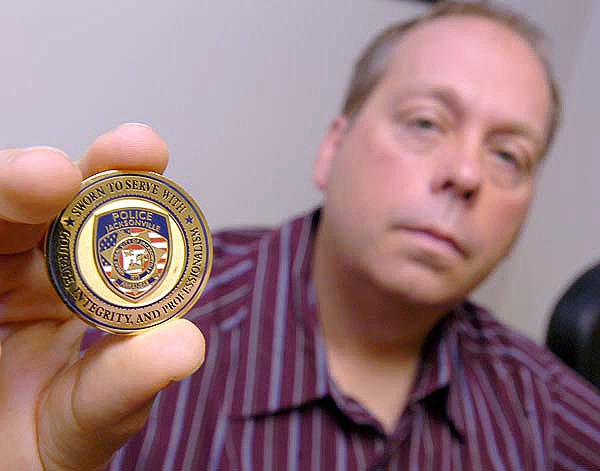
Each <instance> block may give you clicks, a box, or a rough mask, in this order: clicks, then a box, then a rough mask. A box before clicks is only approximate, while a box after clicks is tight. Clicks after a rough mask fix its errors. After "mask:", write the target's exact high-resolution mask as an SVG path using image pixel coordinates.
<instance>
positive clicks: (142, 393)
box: [0, 125, 204, 471]
mask: <svg viewBox="0 0 600 471" xmlns="http://www.w3.org/2000/svg"><path fill="white" fill-rule="evenodd" d="M167 160H168V152H167V148H166V145H165V144H164V142H163V141H162V139H161V138H160V137H159V136H158V135H157V134H155V133H154V132H153V131H152V130H151V129H149V128H148V127H146V126H140V125H124V126H121V127H119V128H117V129H116V130H114V131H112V132H109V133H107V134H105V135H103V136H101V137H100V138H98V139H97V140H96V141H95V142H94V143H93V144H92V146H91V147H90V149H89V150H88V152H87V153H86V155H85V157H84V158H83V159H82V160H81V161H80V162H78V164H77V165H73V164H71V163H70V162H69V161H68V159H66V158H65V157H64V156H63V155H62V154H61V153H60V152H59V151H57V150H54V149H49V148H32V149H24V150H5V151H0V345H1V349H0V423H1V424H2V427H0V456H2V465H3V466H5V467H6V469H11V470H12V469H15V470H16V469H45V470H48V471H49V470H64V469H69V470H74V469H75V470H77V469H81V470H86V471H88V470H95V469H103V467H104V465H105V464H106V463H107V461H108V460H109V459H110V457H111V455H112V454H113V453H114V451H116V450H117V449H118V448H119V447H120V446H121V445H122V444H123V443H124V442H125V441H126V440H127V438H128V437H129V436H130V435H132V434H133V433H135V432H136V431H137V430H138V429H139V428H140V427H141V426H142V425H143V423H144V421H145V420H146V417H147V414H148V412H149V409H150V405H151V402H152V399H153V398H154V396H155V395H156V393H157V392H158V391H159V390H160V389H162V388H164V387H166V386H167V385H168V384H169V383H170V382H171V381H173V380H176V379H181V378H183V377H185V376H187V375H189V374H191V373H192V372H193V371H195V370H196V369H197V368H199V366H200V365H201V363H202V361H203V357H204V340H203V337H202V335H201V333H200V332H199V331H198V330H197V329H196V328H195V327H194V326H193V325H192V324H191V323H189V322H187V321H185V320H174V321H172V322H169V323H167V324H165V325H164V326H162V327H161V328H159V329H155V330H151V331H148V332H146V333H143V334H142V335H138V336H135V337H131V336H130V337H123V336H106V337H104V338H102V339H101V340H100V341H99V342H97V344H95V345H93V346H92V347H91V348H90V349H89V350H88V351H87V352H86V354H85V355H84V356H83V358H81V359H80V358H79V345H80V340H81V337H82V335H83V332H84V330H85V328H86V326H85V324H84V323H83V322H81V321H80V320H79V319H77V318H75V317H74V316H73V315H72V313H71V311H70V310H69V309H68V308H67V306H66V305H65V304H64V302H63V300H62V299H61V298H60V297H59V296H57V294H56V291H55V290H54V288H53V287H52V285H51V283H50V281H49V279H48V276H47V274H46V267H45V261H44V256H43V250H42V239H43V237H44V233H45V232H46V229H47V227H48V223H49V221H51V220H52V219H54V218H55V217H56V215H57V214H58V213H59V211H60V210H61V209H62V208H64V207H65V206H67V205H68V204H69V202H70V201H71V200H72V199H73V198H74V197H75V196H76V194H77V193H78V191H79V189H80V183H81V180H82V177H83V178H88V177H91V176H93V175H96V174H98V173H100V172H104V171H108V170H120V171H124V172H126V173H127V172H129V174H133V173H132V172H137V171H146V172H156V173H160V172H162V171H163V170H164V168H165V166H166V163H167ZM157 178H158V177H157ZM146 206H150V208H148V207H146ZM105 209H107V211H108V212H110V211H111V208H105ZM112 209H114V208H112ZM137 209H138V210H140V211H142V210H147V212H148V211H150V212H152V215H151V218H153V217H154V216H155V215H159V216H160V215H164V214H166V212H165V210H164V208H162V207H161V206H160V205H157V206H152V205H147V204H146V203H144V202H142V203H141V205H140V206H139V207H138V208H137ZM102 215H104V213H101V214H100V217H101V216H102ZM123 216H124V217H125V216H126V215H125V214H123ZM142 216H144V215H142V214H140V213H137V219H136V220H138V221H139V220H142V219H143V217H142ZM95 217H96V215H94V218H95ZM145 217H146V220H148V218H149V216H148V214H146V215H145ZM89 221H92V219H90V220H89ZM89 221H88V224H89V226H86V227H87V229H88V230H90V231H92V232H91V234H94V232H93V231H94V230H95V228H96V227H97V226H95V225H94V224H96V222H97V221H96V220H95V219H94V221H93V222H89ZM150 223H151V221H150ZM98 224H100V223H99V222H98ZM173 224H174V225H169V229H173V231H172V232H175V229H177V227H179V226H178V224H179V223H178V222H173ZM113 226H114V224H113ZM101 227H103V228H104V230H105V232H106V225H105V226H101ZM113 228H114V227H113ZM154 229H156V227H154ZM109 232H110V231H109ZM152 232H154V233H155V234H159V235H161V232H160V231H152ZM106 234H107V232H106ZM106 234H101V236H100V237H99V238H96V239H94V238H93V237H92V238H91V239H90V240H91V242H90V244H91V245H90V246H89V250H90V251H91V252H90V254H92V253H94V252H93V250H94V245H93V244H100V242H102V241H100V240H99V239H102V237H103V236H104V235H106ZM96 235H97V234H96ZM169 235H170V234H169ZM181 237H183V236H181ZM115 238H116V239H119V240H118V242H117V243H116V244H115V245H114V246H113V248H114V247H116V246H117V245H118V244H121V245H122V247H120V250H119V251H118V253H117V256H116V257H117V259H119V256H121V258H120V260H121V261H123V260H124V259H125V257H127V256H129V259H128V260H126V261H125V262H123V263H124V265H123V267H124V266H125V265H127V269H124V272H123V273H125V274H126V275H127V274H129V275H131V273H133V271H132V270H133V269H130V268H131V266H132V264H135V263H138V265H141V266H142V267H143V266H144V264H145V263H146V265H145V266H146V268H147V267H148V266H150V265H149V261H148V260H145V261H144V260H142V259H144V257H143V253H142V257H141V258H140V257H137V255H139V254H136V253H135V250H141V251H142V252H144V253H146V255H147V257H150V258H151V257H152V256H155V260H154V262H155V263H154V265H153V271H152V273H149V274H146V275H147V276H148V278H147V279H146V281H148V280H149V279H150V278H151V277H152V276H154V275H157V274H159V273H158V269H157V265H158V262H159V260H160V258H161V257H162V255H163V254H160V255H157V254H158V253H159V252H160V251H155V249H156V247H153V246H152V243H151V242H148V241H149V240H150V239H151V237H150V235H149V234H145V235H142V237H139V239H140V240H138V241H137V242H140V243H139V244H138V245H139V246H141V249H140V248H139V247H134V246H132V244H129V245H128V243H129V242H132V241H131V240H130V239H131V238H132V237H130V234H129V235H127V236H126V235H124V234H120V235H119V234H117V237H115ZM134 242H135V241H134ZM144 242H147V244H144ZM171 242H172V241H171ZM133 245H135V244H133ZM105 246H106V244H104V245H102V247H105ZM148 247H150V248H149V249H148ZM95 250H100V255H102V256H103V255H108V254H109V253H110V255H112V256H114V252H115V250H113V251H112V252H110V251H108V252H107V251H103V250H102V249H101V247H100V245H96V248H95ZM127 250H129V251H130V252H127ZM131 251H133V252H131ZM95 256H96V259H94V263H96V261H95V260H99V259H98V258H97V255H95ZM136 257H137V258H136ZM156 257H159V258H158V259H156ZM113 258H114V257H113ZM98 263H99V264H100V266H102V261H101V260H100V262H98ZM88 268H89V267H88ZM138 268H139V267H138ZM177 273H178V276H179V277H181V276H183V275H182V273H183V272H177ZM100 275H101V276H104V275H102V274H100ZM146 275H145V276H146ZM85 276H89V274H88V275H85ZM113 278H114V277H113ZM122 278H124V279H126V280H127V277H126V276H124V277H122ZM134 278H135V277H134ZM142 278H143V277H142ZM100 279H101V280H102V283H103V287H104V288H103V289H104V291H103V293H104V294H106V292H107V291H106V290H108V291H109V292H111V293H112V294H114V295H115V296H116V298H115V299H123V297H122V296H120V295H119V294H118V293H116V292H115V291H114V290H113V288H114V287H113V288H111V286H110V283H111V281H110V280H111V279H110V277H108V278H107V277H104V278H100ZM138 279H139V277H138ZM96 281H97V280H96ZM128 281H132V280H128ZM134 281H136V280H134ZM143 281H144V280H142V282H143ZM166 282H167V280H166V279H162V280H161V281H160V283H157V284H155V285H152V286H151V288H150V289H149V294H148V297H147V298H145V299H146V301H144V302H149V303H151V302H154V301H156V299H154V298H153V299H152V300H151V299H150V296H152V295H155V296H156V295H158V294H159V292H160V291H159V290H160V289H161V287H163V288H164V286H166V285H165V283H166ZM171 282H173V281H172V280H171ZM133 284H134V285H135V283H133ZM142 284H143V283H142ZM146 286H147V285H144V286H143V287H142V288H145V287H146ZM133 288H134V289H137V288H139V286H133ZM115 289H116V288H115ZM128 289H129V288H128ZM128 294H129V295H133V297H134V298H135V296H138V297H139V294H137V295H136V293H135V292H133V293H132V292H131V291H130V292H129V293H128ZM125 297H126V298H127V294H126V295H125ZM111 299H113V298H111ZM128 299H129V300H130V301H131V299H132V298H131V296H130V297H129V298H128ZM143 299H144V296H142V300H143ZM113 300H114V299H113ZM113 310H114V309H113ZM114 311H116V310H114ZM175 317H176V316H175ZM129 327H130V326H129V325H127V324H125V328H129ZM158 352H160V355H159V354H158ZM99 437H101V439H99Z"/></svg>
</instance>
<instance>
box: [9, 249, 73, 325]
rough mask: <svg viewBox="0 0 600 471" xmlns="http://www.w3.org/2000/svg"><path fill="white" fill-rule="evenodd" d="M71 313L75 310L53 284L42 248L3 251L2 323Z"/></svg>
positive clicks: (52, 317)
mask: <svg viewBox="0 0 600 471" xmlns="http://www.w3.org/2000/svg"><path fill="white" fill-rule="evenodd" d="M69 317H72V313H71V312H70V311H69V309H68V308H67V307H66V306H65V304H64V303H63V302H62V301H61V300H60V298H59V297H58V294H57V293H56V290H55V289H54V288H53V287H52V285H51V283H50V281H49V279H48V276H47V275H46V270H44V259H43V255H42V253H41V252H40V251H39V250H29V251H27V252H24V253H21V254H16V255H0V325H1V324H4V323H7V322H23V321H32V320H36V319H66V318H69Z"/></svg>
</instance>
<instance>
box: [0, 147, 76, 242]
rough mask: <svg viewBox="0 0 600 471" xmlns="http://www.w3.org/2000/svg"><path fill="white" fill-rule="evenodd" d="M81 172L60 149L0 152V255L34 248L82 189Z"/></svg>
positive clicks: (35, 148)
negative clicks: (59, 212)
mask: <svg viewBox="0 0 600 471" xmlns="http://www.w3.org/2000/svg"><path fill="white" fill-rule="evenodd" d="M80 182H81V172H80V171H79V169H78V168H77V167H76V166H75V165H74V164H73V163H72V162H71V161H70V160H69V159H68V157H67V156H66V155H65V154H64V153H63V152H61V151H60V150H58V149H52V148H49V147H33V148H29V149H7V150H1V151H0V254H9V253H18V252H23V251H26V250H29V249H31V248H32V247H34V246H35V245H36V244H37V243H38V242H39V240H40V239H41V237H42V236H43V233H44V230H45V227H46V223H47V221H49V220H50V219H52V217H54V215H55V214H56V213H57V212H58V211H60V209H61V208H62V207H64V206H65V205H66V204H67V203H68V202H69V200H70V199H71V198H73V196H75V194H76V193H77V191H78V190H79V185H80Z"/></svg>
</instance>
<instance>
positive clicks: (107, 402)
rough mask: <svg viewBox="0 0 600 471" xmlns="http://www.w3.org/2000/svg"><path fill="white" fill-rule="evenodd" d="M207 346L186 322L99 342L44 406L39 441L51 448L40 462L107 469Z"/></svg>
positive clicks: (196, 363) (196, 365)
mask: <svg viewBox="0 0 600 471" xmlns="http://www.w3.org/2000/svg"><path fill="white" fill-rule="evenodd" d="M204 348H205V345H204V338H203V336H202V334H201V333H200V331H199V330H198V329H197V328H196V327H195V326H194V325H193V324H192V323H190V322H189V321H186V320H177V321H173V322H170V323H168V324H166V325H164V326H162V327H161V328H159V329H156V330H153V331H151V332H148V333H146V334H142V335H139V336H136V337H129V338H117V337H114V336H106V337H104V338H103V339H102V340H101V341H100V342H99V343H98V344H97V345H94V346H93V347H92V348H91V349H90V350H89V351H88V352H87V353H86V355H85V356H84V358H83V359H82V361H80V362H78V363H77V364H76V365H75V366H74V367H73V368H72V369H70V370H69V371H68V372H67V374H65V375H64V376H63V377H62V378H61V379H60V380H59V381H58V382H57V384H56V385H55V386H53V387H52V388H51V391H50V392H49V395H48V398H47V400H46V401H45V402H44V406H43V407H42V409H41V411H42V412H41V414H40V443H41V444H43V443H48V444H50V445H49V447H47V448H43V449H42V450H41V454H42V456H43V458H44V460H46V462H47V464H54V463H57V462H60V463H63V464H64V465H65V468H67V469H95V468H97V467H99V466H101V465H103V464H105V463H106V462H107V461H108V460H109V459H110V456H111V455H112V454H113V453H114V452H115V451H116V450H117V449H118V448H120V446H122V444H123V443H124V442H125V441H126V440H127V439H128V437H129V436H130V435H132V434H133V433H135V432H137V431H138V430H139V429H140V428H141V427H142V425H143V423H144V422H145V420H146V418H147V415H148V413H149V410H150V401H151V400H152V399H153V398H154V397H155V395H156V393H157V392H158V391H160V390H161V389H163V388H165V387H166V386H168V385H169V384H170V383H171V382H172V381H174V380H179V379H183V378H184V377H186V376H188V375H190V374H192V373H193V372H194V371H196V370H197V369H198V368H199V367H200V365H201V364H202V362H203V361H204ZM50 437H54V438H52V439H50ZM57 437H58V438H57Z"/></svg>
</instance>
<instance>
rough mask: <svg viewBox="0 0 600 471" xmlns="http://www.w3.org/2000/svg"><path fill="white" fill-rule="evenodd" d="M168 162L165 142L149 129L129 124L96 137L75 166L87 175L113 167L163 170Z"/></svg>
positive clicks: (116, 168) (142, 125)
mask: <svg viewBox="0 0 600 471" xmlns="http://www.w3.org/2000/svg"><path fill="white" fill-rule="evenodd" d="M168 161H169V151H168V149H167V145H166V143H165V141H163V140H162V138H161V137H160V136H159V135H158V134H157V133H156V132H154V131H153V130H152V128H150V127H149V126H146V125H145V124H138V123H128V124H123V125H121V126H119V127H118V128H116V129H114V130H113V131H110V132H108V133H106V134H103V135H102V136H100V137H99V138H98V139H96V140H95V141H94V143H93V144H92V145H91V146H90V148H89V149H88V150H87V152H86V154H85V156H84V157H83V159H81V160H80V161H79V162H78V165H79V168H80V169H81V172H82V173H83V176H84V178H86V177H89V176H91V175H94V174H96V173H99V172H103V171H105V170H112V169H115V170H148V171H153V172H158V173H162V172H163V171H164V170H165V168H166V166H167V163H168Z"/></svg>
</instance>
